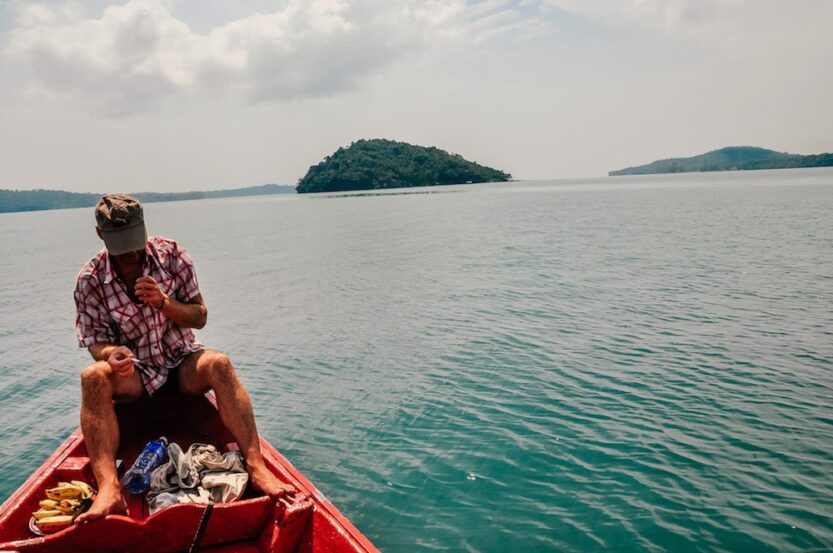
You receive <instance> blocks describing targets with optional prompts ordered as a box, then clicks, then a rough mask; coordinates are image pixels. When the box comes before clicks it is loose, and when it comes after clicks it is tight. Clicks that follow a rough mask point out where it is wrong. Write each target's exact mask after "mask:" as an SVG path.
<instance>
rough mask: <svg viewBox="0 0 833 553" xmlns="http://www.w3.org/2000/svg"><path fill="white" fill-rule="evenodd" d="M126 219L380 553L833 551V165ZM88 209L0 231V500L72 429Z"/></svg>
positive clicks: (172, 208) (197, 209) (270, 202)
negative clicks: (195, 279) (191, 295)
mask: <svg viewBox="0 0 833 553" xmlns="http://www.w3.org/2000/svg"><path fill="white" fill-rule="evenodd" d="M409 192H411V193H407V194H381V195H368V194H350V195H343V196H323V197H322V196H314V197H310V196H301V197H297V196H292V197H288V196H287V197H257V198H239V199H225V200H206V201H198V202H181V203H170V204H151V205H149V206H148V207H147V219H148V225H149V229H150V230H151V232H152V233H157V234H163V235H167V236H171V237H174V238H176V239H178V240H179V241H180V242H182V243H183V244H184V245H186V246H187V247H188V249H189V250H190V252H191V254H192V256H193V257H194V259H195V261H196V263H197V269H198V275H199V279H200V284H201V288H202V291H203V295H204V296H205V298H206V301H207V303H208V306H209V323H208V326H207V327H206V328H205V329H204V330H203V331H201V332H200V333H199V336H200V338H201V339H202V340H203V341H204V342H205V343H206V344H208V345H209V346H211V347H215V348H218V349H222V350H225V351H226V352H228V353H229V354H230V355H231V357H232V359H233V360H234V361H235V364H236V365H237V368H238V371H239V374H240V376H241V378H242V380H243V381H244V383H245V384H246V385H247V387H248V388H249V390H250V392H251V395H252V398H253V401H254V404H255V409H256V414H257V417H258V423H259V426H260V430H261V432H262V434H263V435H264V436H265V437H266V438H267V439H268V440H269V441H270V442H272V443H273V444H274V445H275V446H276V447H278V448H279V449H280V450H281V451H282V452H283V453H284V454H285V455H286V456H287V457H288V458H289V459H290V460H291V461H292V462H293V463H294V464H295V465H296V466H297V467H298V468H300V469H301V470H302V471H303V472H305V473H306V474H307V475H308V476H309V477H310V479H311V480H312V481H313V482H315V483H316V485H317V486H318V487H319V488H320V489H321V490H322V491H323V492H324V493H325V494H326V495H327V496H328V497H329V498H330V499H331V500H332V501H333V502H334V503H335V504H336V505H337V506H338V507H339V508H340V509H341V510H342V512H343V513H344V514H345V515H347V516H348V517H349V518H350V519H351V520H352V521H353V522H354V523H355V524H356V525H357V526H358V528H359V529H360V530H362V531H363V532H364V533H365V534H366V535H367V536H368V537H369V538H370V539H371V540H372V541H373V542H374V543H376V544H377V545H378V546H379V547H380V548H381V549H382V550H384V551H481V552H487V551H488V552H498V551H500V552H502V551H518V550H522V551H525V552H526V553H530V552H537V551H597V550H616V551H671V550H673V551H832V550H833V453H831V452H832V451H833V408H831V399H832V398H833V336H832V335H831V333H832V332H833V331H832V330H831V329H833V217H831V213H833V171H831V170H799V171H766V172H754V173H751V172H750V173H734V174H712V175H684V176H679V175H678V176H654V177H620V178H616V179H597V180H586V181H574V182H561V181H559V182H516V183H507V184H500V185H479V186H468V187H465V186H464V187H448V188H442V189H421V190H412V191H409ZM92 225H93V218H92V210H64V211H49V212H38V213H26V214H6V215H0V230H2V236H3V244H2V246H0V248H2V249H0V253H2V259H3V264H2V281H1V282H0V405H2V409H0V428H3V446H4V447H2V448H0V499H4V498H6V497H8V495H9V494H10V493H12V491H13V490H14V489H16V488H17V487H18V486H19V485H20V484H21V483H22V482H23V481H24V480H25V479H26V477H27V476H28V475H29V474H30V473H31V471H32V470H34V469H35V468H36V467H37V466H39V465H40V463H42V462H43V460H44V459H45V458H46V456H47V455H48V454H49V453H51V452H52V450H53V449H54V448H55V446H57V445H58V444H59V443H60V442H61V441H62V440H63V439H64V438H65V437H66V436H67V434H68V433H69V432H70V431H72V430H73V429H74V428H75V427H76V426H77V418H78V415H77V408H78V402H79V393H78V376H77V375H78V371H79V370H80V368H81V367H83V365H84V364H85V363H86V362H87V355H86V353H85V352H84V351H82V350H78V349H77V348H76V347H75V341H74V340H75V339H74V330H73V322H74V306H73V303H72V287H73V283H74V278H75V274H76V273H77V271H78V269H79V268H80V266H81V264H83V262H84V261H85V260H87V259H89V258H90V257H91V256H92V255H93V254H94V253H95V252H96V251H97V249H98V247H99V243H98V241H97V238H96V237H95V234H94V232H93V228H92Z"/></svg>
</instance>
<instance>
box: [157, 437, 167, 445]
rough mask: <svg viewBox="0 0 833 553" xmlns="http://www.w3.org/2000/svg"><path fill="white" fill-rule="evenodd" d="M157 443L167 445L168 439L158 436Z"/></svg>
mask: <svg viewBox="0 0 833 553" xmlns="http://www.w3.org/2000/svg"><path fill="white" fill-rule="evenodd" d="M159 441H160V442H162V443H163V444H165V445H168V438H166V437H165V436H159Z"/></svg>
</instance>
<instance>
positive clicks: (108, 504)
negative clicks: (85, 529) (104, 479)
mask: <svg viewBox="0 0 833 553" xmlns="http://www.w3.org/2000/svg"><path fill="white" fill-rule="evenodd" d="M125 513H127V503H126V502H125V501H124V498H123V497H122V495H121V490H120V489H119V488H118V486H116V487H107V488H105V487H102V488H101V489H100V490H99V491H98V495H96V497H95V501H93V504H92V505H91V506H90V509H89V510H88V511H87V512H85V513H82V514H80V515H78V518H76V519H75V524H79V523H81V522H87V521H90V520H95V519H97V518H104V517H106V516H107V515H123V514H125Z"/></svg>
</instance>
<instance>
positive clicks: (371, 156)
mask: <svg viewBox="0 0 833 553" xmlns="http://www.w3.org/2000/svg"><path fill="white" fill-rule="evenodd" d="M511 178H512V175H510V174H509V173H504V172H503V171H499V170H497V169H492V168H490V167H484V166H483V165H479V164H477V163H474V162H472V161H467V160H465V159H463V158H462V157H461V156H459V155H457V154H450V153H448V152H446V151H444V150H440V149H439V148H433V147H431V148H426V147H423V146H414V145H412V144H407V143H405V142H395V141H393V140H383V139H373V140H359V141H357V142H353V143H352V144H351V145H350V146H349V147H347V148H339V149H338V150H337V151H336V152H335V153H333V154H332V155H331V156H328V157H326V158H324V161H322V162H321V163H319V164H318V165H313V166H312V167H310V168H309V171H307V174H306V175H305V176H304V177H303V178H302V179H300V180H299V181H298V186H297V188H296V190H297V191H298V193H300V194H304V193H308V192H344V191H348V190H379V189H386V188H403V187H410V186H435V185H446V184H467V183H476V182H502V181H508V180H510V179H511Z"/></svg>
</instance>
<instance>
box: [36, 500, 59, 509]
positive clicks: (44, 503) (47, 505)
mask: <svg viewBox="0 0 833 553" xmlns="http://www.w3.org/2000/svg"><path fill="white" fill-rule="evenodd" d="M39 505H40V506H41V509H46V510H47V511H48V510H50V509H56V508H57V507H58V502H57V501H55V500H54V499H41V500H40V503H39Z"/></svg>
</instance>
